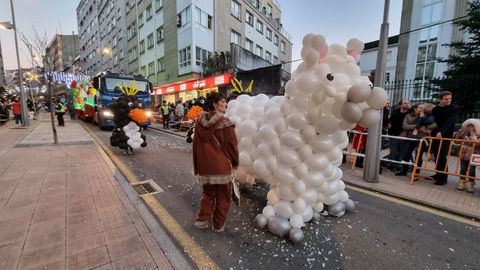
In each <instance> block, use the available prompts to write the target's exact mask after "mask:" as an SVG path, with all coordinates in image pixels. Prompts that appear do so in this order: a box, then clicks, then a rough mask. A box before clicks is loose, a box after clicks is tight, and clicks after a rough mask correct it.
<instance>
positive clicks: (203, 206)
mask: <svg viewBox="0 0 480 270" xmlns="http://www.w3.org/2000/svg"><path fill="white" fill-rule="evenodd" d="M206 103H207V109H208V112H202V113H201V114H200V117H199V119H198V121H197V123H196V126H195V135H194V139H193V169H194V173H195V176H196V177H197V180H198V182H200V183H201V184H202V187H203V192H202V196H201V199H200V210H199V211H198V214H197V218H196V222H195V223H194V225H195V227H197V228H199V229H206V228H208V227H209V224H210V222H212V225H213V226H212V228H213V230H214V231H215V232H222V231H223V230H224V228H225V223H226V219H227V214H228V210H229V208H230V204H231V201H232V183H231V180H232V174H233V170H234V169H235V168H236V167H238V163H239V157H238V140H237V137H236V135H235V126H234V124H233V122H232V121H230V120H229V119H228V118H226V117H225V116H224V115H223V114H224V113H225V111H226V109H227V101H226V98H225V96H224V95H223V94H222V93H218V92H213V93H211V94H210V95H209V96H208V97H207V102H206Z"/></svg>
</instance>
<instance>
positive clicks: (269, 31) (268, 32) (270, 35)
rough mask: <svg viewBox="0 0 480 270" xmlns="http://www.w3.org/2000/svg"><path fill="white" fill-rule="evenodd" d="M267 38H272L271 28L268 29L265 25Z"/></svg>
mask: <svg viewBox="0 0 480 270" xmlns="http://www.w3.org/2000/svg"><path fill="white" fill-rule="evenodd" d="M267 38H268V40H272V30H270V28H268V27H267Z"/></svg>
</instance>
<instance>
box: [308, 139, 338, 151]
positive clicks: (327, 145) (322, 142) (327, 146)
mask: <svg viewBox="0 0 480 270" xmlns="http://www.w3.org/2000/svg"><path fill="white" fill-rule="evenodd" d="M310 146H311V147H312V148H313V149H314V150H315V151H317V152H319V153H327V152H329V151H330V150H332V148H333V147H334V145H333V143H332V141H331V140H330V139H328V138H326V137H324V136H316V137H315V138H314V139H313V140H311V141H310Z"/></svg>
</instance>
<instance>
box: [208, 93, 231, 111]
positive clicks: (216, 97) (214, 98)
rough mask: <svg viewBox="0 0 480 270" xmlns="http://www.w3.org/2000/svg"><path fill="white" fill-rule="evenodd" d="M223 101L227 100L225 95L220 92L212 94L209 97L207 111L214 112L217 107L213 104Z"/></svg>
mask: <svg viewBox="0 0 480 270" xmlns="http://www.w3.org/2000/svg"><path fill="white" fill-rule="evenodd" d="M222 99H225V100H226V99H227V98H226V97H225V95H224V94H223V93H220V92H212V93H210V94H209V95H207V102H206V103H207V109H208V111H213V110H215V107H214V106H213V104H216V103H218V102H219V101H220V100H222Z"/></svg>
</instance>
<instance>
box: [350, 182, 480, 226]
mask: <svg viewBox="0 0 480 270" xmlns="http://www.w3.org/2000/svg"><path fill="white" fill-rule="evenodd" d="M345 186H346V187H347V188H348V189H352V190H355V191H358V192H361V193H365V194H367V195H370V196H373V197H376V198H379V199H382V200H386V201H390V202H393V203H396V204H400V205H403V206H407V207H410V208H414V209H417V210H420V211H423V212H427V213H430V214H433V215H437V216H440V217H444V218H447V219H450V220H453V221H456V222H460V223H464V224H467V225H470V226H474V227H478V228H480V222H478V221H476V220H475V219H469V218H466V217H462V216H459V215H455V214H452V213H449V212H446V211H443V210H440V209H435V208H432V207H429V206H425V205H421V204H417V203H414V202H411V201H408V200H405V199H400V198H396V197H393V196H391V195H387V194H383V193H380V192H376V191H371V190H368V189H365V188H362V187H357V186H352V185H350V184H346V183H345Z"/></svg>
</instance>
